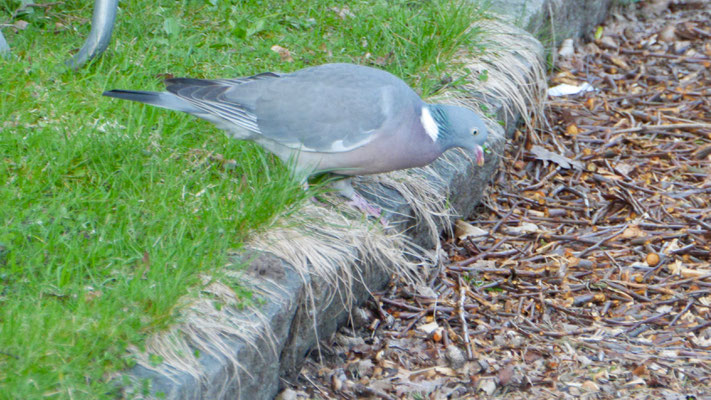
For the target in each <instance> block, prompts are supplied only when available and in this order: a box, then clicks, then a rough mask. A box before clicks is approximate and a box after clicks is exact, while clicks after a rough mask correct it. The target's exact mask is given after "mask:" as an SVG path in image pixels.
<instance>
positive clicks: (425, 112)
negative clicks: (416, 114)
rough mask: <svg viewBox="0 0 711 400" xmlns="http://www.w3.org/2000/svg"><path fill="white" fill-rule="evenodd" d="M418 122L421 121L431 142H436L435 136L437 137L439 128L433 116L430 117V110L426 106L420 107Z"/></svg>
mask: <svg viewBox="0 0 711 400" xmlns="http://www.w3.org/2000/svg"><path fill="white" fill-rule="evenodd" d="M420 122H422V127H424V128H425V132H426V133H427V135H428V136H429V137H431V138H432V141H433V142H436V141H437V137H439V128H438V127H437V123H436V122H435V120H434V118H432V114H430V110H429V108H427V106H423V107H422V115H420Z"/></svg>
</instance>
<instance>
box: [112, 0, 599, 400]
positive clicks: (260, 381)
mask: <svg viewBox="0 0 711 400" xmlns="http://www.w3.org/2000/svg"><path fill="white" fill-rule="evenodd" d="M610 1H611V0H600V1H596V0H568V1H560V0H530V1H529V0H507V1H505V2H501V3H499V4H496V5H495V6H494V7H495V8H498V9H499V10H500V11H501V12H502V13H506V15H508V16H510V17H511V18H510V20H512V21H514V22H516V23H517V25H519V26H522V27H524V28H526V29H527V30H529V31H530V32H533V34H534V35H535V34H537V33H540V32H546V28H545V26H546V21H552V22H551V23H552V24H553V26H562V27H565V29H560V30H558V32H559V33H563V32H565V35H561V36H558V37H554V42H560V41H561V40H563V39H565V38H567V37H574V36H579V35H580V34H581V33H583V32H584V31H586V30H587V31H589V30H590V29H591V27H592V26H595V25H596V24H598V23H599V22H600V21H602V19H603V18H604V17H605V16H606V15H607V11H608V8H609V4H610ZM549 25H550V24H549ZM529 67H531V66H529ZM531 68H532V67H531ZM511 106H512V105H511V104H508V105H507V104H497V105H496V107H494V109H493V110H491V109H490V110H489V111H492V112H494V113H495V115H496V118H497V119H498V120H501V121H503V122H504V124H503V126H504V128H505V129H504V128H502V127H496V128H495V129H493V130H492V132H490V139H489V141H488V142H487V146H488V147H489V148H490V149H491V150H492V151H491V155H489V156H488V157H487V158H488V159H487V162H486V164H485V165H484V167H477V166H476V165H475V164H474V163H473V162H472V161H471V160H470V159H468V158H467V157H465V156H464V155H462V154H461V153H454V154H452V156H450V157H448V158H449V160H448V162H444V161H442V160H438V161H436V162H435V164H434V167H435V169H436V170H437V172H438V173H439V174H440V175H441V176H442V178H443V179H444V182H445V187H446V188H447V191H448V198H449V199H450V202H451V206H452V208H453V209H454V210H456V212H457V213H458V214H459V215H462V216H469V215H471V214H472V212H473V210H474V208H475V207H476V205H477V204H479V202H480V200H481V197H482V195H483V193H484V189H485V188H486V186H487V184H488V182H489V180H490V178H491V177H492V176H493V175H494V173H495V172H496V169H497V165H498V164H499V162H500V161H501V160H500V158H499V155H501V154H503V149H504V145H505V142H506V139H505V138H506V137H507V136H510V135H511V133H512V132H513V131H514V129H515V128H516V124H517V122H518V116H512V115H507V113H506V112H505V110H506V109H510V108H511ZM378 191H379V193H376V194H377V198H376V197H373V198H372V199H369V200H371V201H374V202H376V203H379V204H380V205H381V206H383V208H385V209H388V208H389V209H392V208H393V207H395V208H396V211H397V213H396V214H391V215H389V216H387V217H388V219H389V220H390V221H391V222H393V224H394V225H396V226H400V227H402V228H403V231H406V232H407V235H408V236H410V237H411V238H412V239H413V241H414V242H415V243H418V244H420V245H423V246H426V248H432V247H433V246H434V243H431V241H432V239H431V237H430V235H429V233H428V232H427V230H426V229H423V228H422V227H418V226H413V222H412V221H414V218H411V217H410V216H411V215H412V214H413V211H412V210H411V209H410V208H409V206H408V205H407V204H406V203H405V201H404V199H403V198H402V197H401V196H400V194H399V193H397V192H396V191H394V190H391V189H388V188H385V187H382V188H381V189H379V190H378ZM444 228H445V227H444V226H439V229H440V230H443V229H444ZM243 257H250V259H251V262H250V267H249V274H250V275H251V276H252V277H254V278H256V279H257V280H258V281H259V282H260V283H259V285H260V287H267V288H269V289H270V291H271V292H273V293H277V295H274V296H273V297H270V298H268V299H266V303H265V304H263V305H262V306H261V308H260V311H261V313H262V314H263V316H264V317H265V318H262V319H261V320H260V321H261V322H259V323H258V324H257V326H256V329H258V331H259V332H260V335H258V339H257V343H251V344H249V343H245V342H243V341H241V340H237V339H235V340H231V341H230V344H231V346H230V348H231V349H232V350H233V355H234V357H235V358H236V359H238V360H239V362H240V364H241V365H242V366H243V368H242V369H236V368H235V367H234V364H233V363H231V362H230V361H229V360H227V359H221V358H219V357H215V356H211V355H209V354H202V355H201V356H200V358H199V362H200V365H201V369H202V371H201V372H202V375H203V376H204V377H205V378H204V379H202V380H198V379H196V378H195V377H194V376H192V375H190V374H187V373H176V374H174V375H173V376H170V377H167V376H164V375H161V374H159V373H158V372H156V371H154V370H150V369H147V368H145V367H142V366H140V365H138V366H136V367H134V368H133V369H131V370H130V371H127V373H126V375H127V376H129V377H131V379H132V380H133V381H135V382H147V381H150V382H151V389H150V392H151V393H152V395H151V396H150V397H152V398H153V397H155V398H166V399H271V398H274V396H276V394H277V393H278V391H279V387H280V381H281V380H282V379H287V380H291V379H293V378H295V377H296V376H297V375H298V372H299V369H300V367H301V365H302V363H303V361H304V359H305V357H306V356H307V354H308V352H309V351H311V349H313V348H314V346H315V345H316V343H317V339H318V338H317V337H316V334H315V331H316V332H318V336H319V338H324V337H328V336H329V335H331V334H332V333H333V332H335V331H336V329H338V327H340V326H341V325H342V324H344V323H345V322H346V320H347V318H348V315H349V311H350V310H348V309H347V308H346V307H345V306H344V302H343V301H339V300H338V299H333V298H332V297H333V290H334V288H333V285H332V284H330V283H327V282H324V281H320V280H319V279H318V278H315V277H313V276H301V275H299V274H297V272H296V271H295V269H294V268H293V267H292V266H291V265H289V264H288V262H286V261H284V260H281V259H279V258H277V257H276V256H274V255H271V254H267V253H262V254H249V255H244V256H243ZM274 271H278V272H276V273H275V272H274ZM365 271H367V273H366V272H365ZM361 272H362V273H363V275H362V276H363V280H364V282H360V283H356V284H355V286H356V287H353V288H351V290H352V293H353V296H354V302H353V304H359V303H362V302H363V301H365V299H367V297H368V290H366V286H364V285H367V287H368V288H370V289H371V290H378V289H381V288H383V287H384V286H385V285H386V284H387V280H388V278H389V277H388V274H387V272H386V268H384V267H383V266H362V268H361ZM309 286H310V287H311V290H313V296H314V297H313V299H314V302H315V304H318V307H317V309H318V314H319V316H320V317H319V318H318V319H317V321H318V325H317V327H316V329H314V315H313V314H314V312H316V311H315V310H314V309H313V308H310V307H298V305H299V304H301V303H302V300H303V298H304V296H306V289H307V287H309ZM343 289H345V288H340V287H339V288H337V290H339V291H340V290H343ZM341 293H342V291H341ZM216 353H219V352H216Z"/></svg>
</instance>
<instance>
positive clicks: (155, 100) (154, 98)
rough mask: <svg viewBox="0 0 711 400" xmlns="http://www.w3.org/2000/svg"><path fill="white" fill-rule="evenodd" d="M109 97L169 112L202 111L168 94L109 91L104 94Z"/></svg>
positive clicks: (191, 112) (192, 112) (193, 112)
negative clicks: (144, 104) (165, 109)
mask: <svg viewBox="0 0 711 400" xmlns="http://www.w3.org/2000/svg"><path fill="white" fill-rule="evenodd" d="M103 95H104V96H107V97H115V98H117V99H123V100H131V101H137V102H139V103H146V104H150V105H153V106H156V107H161V108H167V109H168V110H176V111H183V112H186V113H190V114H195V113H199V112H200V110H198V109H197V108H195V107H194V106H192V105H191V104H190V103H188V102H187V101H185V100H183V99H181V98H180V97H178V96H176V95H174V94H172V93H168V92H143V91H139V90H109V91H108V92H104V93H103Z"/></svg>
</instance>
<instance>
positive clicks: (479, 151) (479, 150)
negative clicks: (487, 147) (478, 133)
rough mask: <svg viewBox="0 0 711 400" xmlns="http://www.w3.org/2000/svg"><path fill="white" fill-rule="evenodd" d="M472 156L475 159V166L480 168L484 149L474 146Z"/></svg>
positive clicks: (482, 162)
mask: <svg viewBox="0 0 711 400" xmlns="http://www.w3.org/2000/svg"><path fill="white" fill-rule="evenodd" d="M474 156H475V157H476V165H478V166H480V167H481V166H482V165H484V149H483V148H482V147H481V146H479V145H476V146H475V147H474Z"/></svg>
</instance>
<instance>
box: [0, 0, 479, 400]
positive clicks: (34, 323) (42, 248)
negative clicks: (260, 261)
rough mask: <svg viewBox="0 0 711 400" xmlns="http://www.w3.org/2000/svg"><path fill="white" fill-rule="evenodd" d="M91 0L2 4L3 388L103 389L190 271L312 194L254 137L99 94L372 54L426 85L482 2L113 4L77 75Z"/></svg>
mask: <svg viewBox="0 0 711 400" xmlns="http://www.w3.org/2000/svg"><path fill="white" fill-rule="evenodd" d="M89 3H91V2H86V1H82V2H80V1H75V0H70V1H65V2H63V3H60V4H59V5H56V6H54V7H51V8H31V9H29V10H30V11H28V12H25V13H20V14H19V15H17V16H16V17H15V18H14V19H13V18H12V16H13V14H14V12H15V11H16V10H17V9H18V8H19V7H20V2H19V1H15V0H0V24H4V23H13V22H15V21H17V20H20V19H22V20H25V21H27V22H29V25H28V26H27V29H25V30H23V31H19V32H18V33H15V32H14V31H13V30H11V29H7V28H3V33H4V35H5V37H6V38H7V40H8V42H9V44H10V46H11V47H12V51H13V57H12V58H11V59H9V60H2V59H0V130H1V131H0V398H15V399H20V398H22V399H35V398H41V397H43V396H44V397H49V398H74V399H77V398H100V397H111V396H112V395H111V394H110V393H111V388H110V386H109V384H108V383H107V379H106V378H107V376H108V375H109V374H110V373H111V372H113V371H117V370H121V369H125V368H128V367H130V366H131V365H132V360H130V359H127V357H126V348H127V346H129V345H130V344H135V345H138V346H140V345H141V343H142V341H143V340H144V339H145V338H146V336H147V335H148V334H151V333H153V332H156V331H158V330H160V329H162V328H164V327H165V326H167V324H169V323H170V322H171V320H172V318H173V316H174V315H175V311H176V310H175V305H176V302H177V299H178V298H179V297H181V296H184V295H186V294H188V293H189V289H190V288H191V287H194V286H195V285H198V284H199V280H198V274H199V273H201V272H207V273H211V272H216V270H217V269H218V268H219V267H221V266H223V265H224V264H225V263H226V262H227V256H226V253H227V251H228V249H235V248H239V247H240V245H241V243H242V242H243V241H244V240H245V239H246V238H248V236H249V235H250V233H252V232H254V231H255V230H259V229H263V228H264V227H266V226H268V225H269V224H270V223H272V222H273V221H274V219H275V218H277V217H278V216H280V215H284V214H285V213H289V212H293V211H294V210H298V207H299V204H301V202H303V201H305V199H306V198H308V197H309V196H310V194H309V193H306V192H304V191H303V190H301V188H300V186H299V184H298V182H295V181H294V180H293V179H292V178H291V177H290V176H289V173H288V171H287V169H286V168H285V167H284V166H283V165H282V164H281V163H280V162H279V161H278V160H276V159H275V158H274V157H272V156H270V155H268V154H266V153H265V152H263V151H262V150H261V149H259V148H257V147H256V146H255V145H252V144H250V143H241V142H236V141H230V140H227V139H226V138H225V137H224V135H222V134H221V133H219V131H218V130H217V129H216V128H214V127H213V126H211V125H210V124H209V123H206V122H204V121H198V120H196V119H194V118H192V117H190V116H188V115H181V114H178V113H173V112H169V111H167V110H162V109H156V108H152V107H149V106H143V105H139V104H134V103H129V102H124V101H119V100H112V99H108V98H104V97H102V96H101V93H102V91H104V90H107V89H112V88H123V89H144V90H159V89H160V88H161V86H162V84H161V77H162V76H163V74H173V75H175V76H193V77H201V78H218V77H235V76H241V75H248V74H252V73H257V72H262V71H266V70H277V71H290V70H295V69H298V68H302V67H305V66H308V65H316V64H321V63H325V62H356V63H362V64H368V63H369V62H376V61H377V62H378V63H380V64H382V66H381V67H382V68H384V69H387V70H389V71H391V72H393V73H395V74H396V75H399V76H401V77H402V78H404V79H405V80H406V81H407V82H408V83H410V84H411V85H413V86H416V87H417V88H418V90H419V91H421V93H423V94H425V95H427V94H431V93H433V92H434V91H436V90H438V89H439V88H441V87H442V86H443V84H442V82H441V81H442V78H443V77H444V76H445V75H446V73H447V71H449V70H450V68H451V62H452V56H453V55H454V53H455V51H456V50H457V49H458V48H459V47H461V46H467V47H470V48H471V49H473V50H475V51H479V50H481V49H479V48H478V47H477V37H478V34H479V33H478V32H477V31H476V30H471V31H468V32H466V33H465V31H466V30H467V27H468V26H469V25H470V23H471V22H472V21H473V20H474V19H476V18H479V16H480V14H479V11H477V10H476V9H475V8H474V7H472V6H458V5H455V4H453V3H452V2H450V1H446V0H431V1H414V0H413V1H402V0H391V1H386V0H379V1H353V2H345V3H341V2H337V1H330V0H316V1H311V2H304V1H279V0H270V1H242V2H237V1H235V2H234V3H235V4H232V2H228V1H221V0H210V1H182V2H175V1H154V2H152V1H146V0H126V1H122V2H121V3H120V6H121V9H120V11H119V14H118V17H117V21H118V24H117V26H116V28H115V31H114V37H113V39H112V42H111V45H110V46H109V49H108V50H107V52H106V53H105V54H104V55H103V56H102V57H100V58H99V59H97V60H96V61H94V62H92V63H91V64H89V65H87V66H86V67H84V68H82V69H80V70H79V71H77V72H73V71H70V70H68V69H67V68H66V67H65V66H64V61H65V60H66V59H67V58H68V56H69V55H70V54H72V52H73V51H76V49H78V47H80V46H81V44H82V42H83V40H84V38H85V37H86V35H87V34H88V32H89V24H88V20H89V19H90V18H91V8H90V4H89ZM344 4H348V7H349V9H350V12H351V13H352V16H346V17H345V18H341V17H340V16H339V15H338V14H337V13H336V12H335V11H333V10H331V8H332V7H338V8H342V7H343V5H344ZM273 45H279V46H282V47H284V48H287V49H289V51H290V52H291V56H292V57H293V61H291V62H289V61H286V60H282V58H281V57H280V56H279V54H277V53H276V52H274V51H272V50H271V47H272V46H273ZM367 53H369V54H370V56H369V57H366V56H365V55H366V54H367ZM224 160H236V164H235V163H230V162H224Z"/></svg>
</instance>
